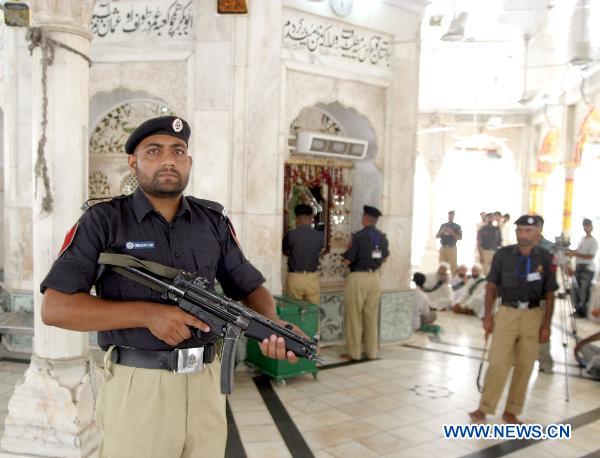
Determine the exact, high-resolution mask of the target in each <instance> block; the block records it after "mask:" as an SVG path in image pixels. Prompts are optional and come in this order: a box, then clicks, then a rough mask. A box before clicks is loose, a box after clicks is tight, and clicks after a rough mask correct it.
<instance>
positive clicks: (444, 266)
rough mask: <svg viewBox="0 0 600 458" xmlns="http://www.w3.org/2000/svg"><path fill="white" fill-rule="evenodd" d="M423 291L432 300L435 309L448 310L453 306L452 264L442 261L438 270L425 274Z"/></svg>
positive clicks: (432, 306)
mask: <svg viewBox="0 0 600 458" xmlns="http://www.w3.org/2000/svg"><path fill="white" fill-rule="evenodd" d="M423 292H424V293H425V294H426V295H427V297H428V298H429V300H430V301H431V308H432V309H433V310H446V309H447V308H449V307H451V306H452V288H451V286H450V264H448V263H447V262H445V261H443V262H440V266H439V267H438V270H437V272H433V273H429V274H426V275H425V284H424V285H423Z"/></svg>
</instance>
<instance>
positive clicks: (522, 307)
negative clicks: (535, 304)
mask: <svg viewBox="0 0 600 458" xmlns="http://www.w3.org/2000/svg"><path fill="white" fill-rule="evenodd" d="M528 308H529V301H527V302H523V301H517V309H519V310H527V309H528Z"/></svg>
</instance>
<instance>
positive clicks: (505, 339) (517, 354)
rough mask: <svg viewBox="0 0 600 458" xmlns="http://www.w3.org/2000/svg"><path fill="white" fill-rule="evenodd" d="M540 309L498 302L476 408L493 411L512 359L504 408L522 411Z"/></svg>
mask: <svg viewBox="0 0 600 458" xmlns="http://www.w3.org/2000/svg"><path fill="white" fill-rule="evenodd" d="M543 317H544V309H543V308H542V307H536V308H533V309H527V310H517V309H514V308H512V307H507V306H504V305H502V306H500V307H499V308H498V312H497V313H496V316H495V318H494V332H493V334H492V346H491V348H490V353H489V367H488V370H487V372H486V374H485V384H484V386H483V393H482V395H481V403H480V404H479V408H480V409H481V410H482V411H483V412H484V413H486V414H489V415H493V414H494V412H495V411H496V406H497V405H498V400H499V399H500V396H501V395H502V391H503V390H504V384H505V382H506V378H507V377H508V372H509V371H510V368H511V366H512V365H513V361H514V366H515V368H514V371H513V376H512V380H511V383H510V391H509V392H508V400H507V402H506V408H505V410H506V411H507V412H509V413H512V414H513V415H519V414H520V413H521V412H522V411H523V405H524V404H525V395H526V393H527V383H528V382H529V376H530V375H531V370H532V368H533V364H534V363H535V360H536V359H537V356H538V350H539V335H540V328H541V326H542V319H543Z"/></svg>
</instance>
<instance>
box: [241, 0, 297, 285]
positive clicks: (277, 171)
mask: <svg viewBox="0 0 600 458" xmlns="http://www.w3.org/2000/svg"><path fill="white" fill-rule="evenodd" d="M282 14H283V11H282V4H281V2H272V1H268V0H259V1H256V2H254V3H253V4H252V11H251V14H250V16H249V17H248V20H247V23H246V24H244V25H243V26H241V27H240V31H242V30H243V29H244V26H245V27H246V28H247V35H246V37H240V36H239V35H238V34H237V33H236V34H235V35H234V36H235V43H234V46H235V48H236V49H235V50H234V66H235V71H234V78H235V85H236V86H235V88H234V91H236V92H237V91H241V93H242V94H244V93H245V95H246V104H245V107H235V106H234V119H236V118H237V117H238V116H239V114H240V111H241V113H243V114H242V115H243V116H244V119H243V121H244V122H243V125H244V126H245V132H244V134H243V135H244V137H245V148H244V149H243V150H242V151H240V150H239V149H238V147H237V145H236V146H234V161H233V169H232V180H233V181H237V180H243V183H242V186H238V185H236V187H237V188H238V189H239V188H240V187H243V188H242V189H241V191H242V192H241V195H242V196H243V202H240V201H239V200H237V199H236V201H234V204H233V208H234V212H235V213H234V222H236V221H235V220H237V219H240V217H242V218H243V220H244V221H243V224H242V225H241V227H242V232H241V241H242V245H243V246H244V249H245V253H246V256H247V257H248V258H249V259H250V260H251V261H252V262H253V263H254V264H255V265H256V267H257V268H258V269H259V270H260V271H261V272H262V273H263V275H264V276H265V278H266V279H267V282H266V283H265V286H266V287H267V288H269V290H270V291H271V292H272V293H274V294H279V293H281V257H282V254H281V237H282V231H283V217H282V214H283V199H282V193H283V164H284V151H285V149H284V145H287V143H286V142H287V136H288V132H287V131H282V130H281V129H280V128H279V127H280V116H281V115H282V110H283V107H282V103H283V99H282V97H283V95H282V70H281V40H279V39H274V37H281V35H282V27H283V19H282V17H283V16H282ZM236 31H237V30H236ZM246 40H247V42H245V41H246ZM238 51H241V52H242V53H243V54H244V56H245V57H243V56H240V55H239V54H238ZM244 51H245V52H244ZM244 62H245V64H246V65H245V67H246V74H245V76H243V75H241V74H240V73H239V71H238V69H237V67H238V65H240V64H241V65H243V63H244ZM238 85H239V86H238ZM237 99H238V98H237V94H236V93H234V100H237ZM239 135H240V133H239V132H234V142H237V139H238V136H239ZM239 155H241V156H242V160H240V161H239V162H238V161H237V160H236V159H235V156H239ZM242 167H243V168H242ZM240 211H241V212H243V213H241V212H240ZM238 212H240V213H238ZM236 224H237V222H236Z"/></svg>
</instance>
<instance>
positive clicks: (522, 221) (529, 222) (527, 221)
mask: <svg viewBox="0 0 600 458" xmlns="http://www.w3.org/2000/svg"><path fill="white" fill-rule="evenodd" d="M515 224H516V225H517V226H543V225H544V219H543V218H542V217H541V216H539V215H522V216H519V217H518V218H517V220H516V221H515Z"/></svg>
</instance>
